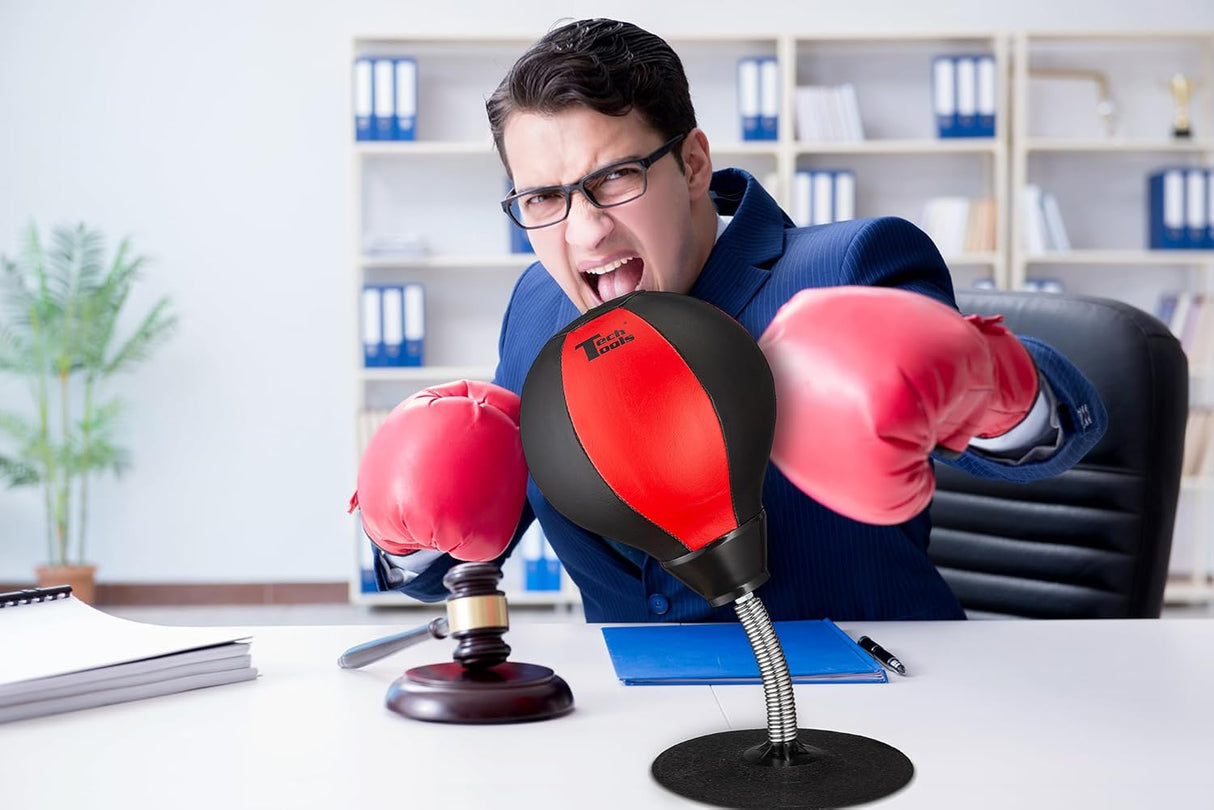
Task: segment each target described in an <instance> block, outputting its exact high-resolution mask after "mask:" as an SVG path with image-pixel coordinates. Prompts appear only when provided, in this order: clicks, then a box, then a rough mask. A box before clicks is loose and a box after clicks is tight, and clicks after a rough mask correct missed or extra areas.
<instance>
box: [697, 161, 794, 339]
mask: <svg viewBox="0 0 1214 810" xmlns="http://www.w3.org/2000/svg"><path fill="white" fill-rule="evenodd" d="M709 191H710V193H711V194H712V195H713V200H714V202H715V203H716V205H717V211H718V213H720V214H722V215H723V216H731V215H732V216H733V222H731V223H730V224H729V227H728V228H726V229H725V233H723V234H721V238H720V239H718V240H717V243H716V245H715V246H714V247H713V249H712V253H710V254H709V255H708V261H707V262H706V263H705V265H704V269H703V270H701V271H700V276H699V278H697V279H696V283H695V285H694V286H693V287H692V288H691V294H692V295H694V296H695V297H696V298H700V299H703V300H704V301H707V302H708V303H710V304H712V305H714V306H716V307H717V308H718V309H720V310H722V311H724V312H727V313H729V315H730V316H731V317H733V318H737V317H738V315H739V314H740V313H741V311H742V308H743V307H745V306H746V304H747V302H749V301H750V299H752V298H753V297H754V296H755V294H756V293H757V292H758V291H759V289H760V288H761V287H762V286H763V285H764V284H766V283H767V279H768V278H770V276H771V273H770V271H769V270H768V267H770V264H771V262H772V261H773V260H775V259H777V258H779V257H780V255H781V254H782V253H783V251H784V228H785V225H786V224H787V225H789V226H791V225H792V222H791V221H789V220H788V218H787V216H785V215H784V213H783V212H782V211H781V210H780V207H779V206H778V205H777V204H776V201H775V200H773V199H772V198H771V197H770V196H769V195H768V194H767V192H766V191H764V190H763V188H762V186H760V185H759V183H758V182H757V181H756V180H755V179H754V178H753V177H751V176H750V175H749V174H747V173H746V172H744V171H741V170H739V169H724V170H722V171H719V172H715V173H714V174H713V176H712V185H711V186H710V188H709Z"/></svg>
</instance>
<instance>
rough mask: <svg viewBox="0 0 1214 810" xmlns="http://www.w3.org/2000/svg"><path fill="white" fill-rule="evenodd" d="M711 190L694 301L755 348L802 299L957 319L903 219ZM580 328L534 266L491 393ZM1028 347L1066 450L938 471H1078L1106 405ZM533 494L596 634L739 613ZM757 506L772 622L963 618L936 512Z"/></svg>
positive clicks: (725, 187)
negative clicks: (942, 552)
mask: <svg viewBox="0 0 1214 810" xmlns="http://www.w3.org/2000/svg"><path fill="white" fill-rule="evenodd" d="M711 188H712V193H713V195H714V198H715V200H716V203H717V207H718V210H719V212H720V213H721V214H722V215H732V216H733V221H732V222H731V223H730V225H729V227H728V228H727V229H726V230H725V232H724V233H723V234H722V235H721V237H720V239H718V241H717V243H716V246H715V247H714V248H713V251H712V254H711V255H710V256H709V258H708V262H707V264H705V266H704V269H703V271H702V272H701V274H700V276H699V279H698V280H697V281H696V284H695V287H694V288H693V289H692V291H691V294H692V295H694V296H696V297H698V298H702V299H704V300H705V301H709V302H710V303H712V304H715V305H716V306H717V307H719V308H720V309H722V310H724V311H725V312H728V313H729V314H730V315H732V316H733V317H734V318H736V319H737V320H738V322H740V323H741V324H742V325H743V326H744V327H746V329H747V330H748V331H749V332H750V333H751V334H752V335H754V336H755V337H756V338H757V337H758V336H759V335H761V334H762V332H763V330H764V329H765V328H766V327H767V325H768V324H769V323H770V322H771V319H772V318H773V317H774V315H775V313H776V310H777V309H779V307H780V306H781V305H782V304H783V303H784V302H785V301H787V300H788V299H789V298H790V297H792V295H793V294H795V293H796V292H798V291H799V290H802V289H804V288H807V287H826V286H834V285H842V284H867V285H879V286H888V287H901V288H903V289H908V290H916V291H918V292H921V293H923V294H925V295H929V296H931V297H933V298H936V299H938V300H940V301H943V302H945V303H947V304H949V305H950V306H954V307H955V306H956V303H955V301H954V299H953V287H952V281H951V280H950V278H949V273H948V268H947V267H946V266H945V264H944V261H943V259H942V258H941V256H940V254H939V252H938V251H937V250H936V247H935V245H934V244H933V243H932V241H931V240H930V239H929V238H928V237H927V236H926V235H925V234H924V233H923V232H922V231H920V230H919V229H918V228H916V227H915V226H914V225H912V224H910V223H908V222H906V221H905V220H901V219H896V218H891V217H887V218H881V219H868V220H854V221H849V222H842V223H837V224H834V225H823V226H817V227H811V228H796V227H794V226H793V224H792V222H791V221H790V220H789V219H788V217H787V216H786V215H785V214H784V213H783V212H782V211H781V210H780V208H779V206H778V205H777V204H776V202H775V201H774V200H773V199H772V198H771V197H770V196H768V194H767V193H766V192H765V191H764V190H763V188H762V187H761V186H760V185H759V184H758V183H757V182H756V181H755V180H754V178H753V177H751V176H750V175H748V174H747V173H745V172H742V171H739V170H736V169H726V170H723V171H719V172H717V173H715V174H714V176H713V181H712V187H711ZM578 315H579V313H578V311H577V309H576V308H575V307H574V306H573V304H572V302H570V301H569V299H568V298H567V297H566V296H565V294H564V293H563V292H562V291H561V289H560V288H559V287H558V286H557V285H556V283H555V282H554V281H553V280H552V279H551V277H550V276H549V275H548V273H547V272H546V271H545V270H544V268H543V267H542V266H541V265H540V264H538V263H536V264H533V265H532V266H531V267H530V268H528V269H527V270H526V271H525V272H524V273H523V275H522V276H521V277H520V279H519V281H518V283H517V285H516V286H515V289H514V292H513V294H512V296H511V300H510V305H509V307H508V309H507V311H506V314H505V317H504V319H503V322H502V331H501V340H500V345H499V350H500V362H499V365H498V368H497V374H496V378H495V382H497V383H498V384H499V385H502V386H504V387H505V388H508V389H510V390H511V391H514V392H515V393H521V391H522V387H523V381H524V379H525V378H526V375H527V371H528V370H529V369H530V367H531V363H532V361H533V360H534V359H535V357H536V355H537V354H538V353H539V350H540V349H541V348H542V347H543V345H544V343H545V342H547V340H548V339H549V338H550V337H551V336H552V335H553V334H555V333H556V332H558V331H559V330H560V329H562V328H564V327H565V326H566V325H567V324H568V323H569V322H570V321H571V320H573V319H574V318H575V317H577V316H578ZM1022 340H1023V342H1024V343H1025V345H1026V346H1027V347H1028V349H1029V351H1030V352H1031V353H1032V355H1033V358H1034V359H1035V360H1036V362H1037V365H1038V368H1039V369H1040V370H1041V372H1042V373H1043V374H1044V375H1045V377H1046V379H1047V380H1048V381H1049V384H1050V386H1051V388H1052V389H1053V391H1054V393H1055V395H1056V396H1057V399H1058V402H1059V407H1060V409H1061V411H1062V413H1061V416H1062V424H1063V428H1064V434H1065V440H1064V443H1063V445H1062V446H1061V447H1060V448H1059V450H1058V451H1057V452H1056V453H1055V454H1054V455H1052V456H1051V457H1050V458H1048V459H1046V460H1044V461H1039V462H1032V463H1026V464H1022V465H1018V466H1012V465H1008V464H1002V463H999V462H998V461H995V460H991V459H989V458H984V457H982V456H981V455H979V454H977V453H974V452H967V453H965V454H964V455H962V456H961V457H960V458H959V459H956V460H954V461H945V463H951V464H955V465H956V466H959V467H962V468H964V469H966V470H968V471H970V472H972V473H974V474H976V475H981V476H986V477H991V478H1001V479H1005V480H1012V481H1029V480H1035V479H1039V478H1044V477H1047V476H1050V475H1054V474H1056V473H1059V472H1061V471H1063V470H1065V469H1067V468H1068V467H1070V466H1071V465H1072V464H1074V463H1075V462H1076V461H1078V460H1079V459H1080V458H1081V457H1082V456H1083V455H1084V454H1085V453H1086V452H1087V451H1088V450H1089V449H1090V448H1091V447H1092V446H1093V445H1094V444H1095V443H1096V441H1097V440H1098V439H1099V438H1100V436H1101V435H1102V434H1103V432H1104V428H1105V424H1106V421H1107V420H1106V415H1105V412H1104V408H1103V406H1102V404H1101V402H1100V398H1099V396H1098V395H1097V393H1096V391H1095V389H1094V388H1093V387H1092V385H1091V384H1090V383H1089V382H1088V381H1087V379H1085V378H1084V377H1083V375H1082V374H1080V373H1079V371H1078V370H1077V369H1076V368H1075V367H1074V366H1073V365H1072V364H1071V363H1070V362H1069V361H1068V360H1067V359H1066V358H1065V357H1063V356H1061V355H1060V354H1059V353H1058V352H1057V351H1055V350H1054V349H1052V348H1051V347H1050V346H1048V345H1045V344H1043V343H1041V342H1040V341H1037V340H1033V339H1032V338H1022ZM527 494H528V504H527V507H526V508H525V509H524V514H523V516H522V520H521V522H520V524H519V531H518V533H516V535H515V540H514V543H517V540H518V536H519V534H521V532H522V530H523V529H524V528H526V526H527V525H528V524H529V523H530V522H531V520H532V518H533V517H534V518H537V519H538V520H539V521H540V524H541V526H542V527H543V529H544V533H545V535H546V536H547V537H548V539H549V542H550V543H551V544H552V547H553V548H554V549H555V550H556V552H557V554H558V556H559V557H560V559H561V562H562V563H563V564H564V566H565V569H566V570H567V571H568V573H569V574H570V576H572V577H573V580H574V582H576V583H577V585H578V587H579V588H580V589H581V592H582V597H583V603H584V606H585V612H586V619H587V620H588V621H592V622H643V621H669V622H685V621H730V620H733V618H734V616H733V611H732V608H731V607H730V606H725V607H722V608H718V609H716V610H713V609H711V608H710V607H709V606H708V603H707V602H705V601H704V599H703V598H701V597H700V596H699V595H698V594H696V593H695V592H694V591H691V590H690V589H688V588H687V587H686V586H684V585H683V584H682V583H681V582H679V581H678V580H677V579H675V578H674V577H672V576H671V575H670V574H668V573H666V571H665V570H663V568H662V566H661V564H660V563H658V562H657V561H656V560H654V559H652V558H650V557H647V556H646V555H644V554H642V553H640V552H638V551H635V550H633V549H630V548H627V547H625V546H622V545H621V544H619V543H615V542H611V541H605V540H604V539H603V538H601V537H599V536H597V535H592V534H590V533H588V532H586V531H584V530H582V529H581V528H579V527H577V526H576V525H574V524H572V523H571V522H569V521H568V520H566V519H565V518H564V517H563V516H562V515H560V514H559V513H558V512H557V511H556V510H555V509H553V508H552V506H551V504H549V503H548V501H547V500H545V498H544V496H543V495H541V494H540V492H539V489H538V488H537V487H536V486H535V482H534V481H529V486H528V493H527ZM763 503H764V506H765V508H766V510H767V519H768V563H769V568H770V571H771V579H770V580H769V581H768V582H767V584H765V585H763V586H762V587H761V588H760V589H759V591H758V594H759V596H761V597H762V598H763V601H764V603H765V604H766V606H767V610H768V612H769V613H770V614H771V616H772V618H773V619H776V620H781V619H812V618H821V617H829V618H832V619H836V620H859V619H955V618H963V617H964V613H963V612H962V610H961V607H960V605H959V604H958V602H957V600H956V598H955V597H954V596H953V594H952V592H951V591H950V590H949V588H948V586H947V585H946V584H945V582H944V580H943V578H941V576H940V574H939V573H938V572H937V571H936V569H935V567H934V566H933V565H932V563H931V561H930V560H929V559H928V556H927V542H928V533H929V531H930V528H931V522H930V520H931V519H930V514H929V512H930V509H929V510H925V511H924V512H922V513H921V514H919V515H917V516H916V517H914V518H913V519H911V520H909V521H907V522H906V523H903V524H901V525H897V526H870V525H867V524H863V523H857V522H856V521H853V520H850V519H848V518H845V517H842V516H840V515H838V514H835V513H834V512H832V511H830V510H829V509H826V508H825V507H823V506H821V505H820V504H818V503H817V502H816V501H814V500H812V499H811V498H809V497H808V496H806V495H804V494H803V493H802V492H800V490H798V489H796V488H795V487H794V486H793V485H792V484H790V483H789V481H788V479H786V478H785V477H784V476H783V475H782V474H781V473H780V471H779V470H778V469H777V468H776V467H775V466H774V465H770V464H769V465H768V469H767V476H766V478H765V481H764V487H763ZM514 543H512V545H511V549H513V546H514ZM507 553H509V552H507ZM452 562H453V561H452V560H450V558H447V557H444V558H442V559H440V560H439V561H438V562H436V563H434V564H433V565H431V566H430V567H429V568H428V569H427V570H426V571H424V572H423V573H422V574H420V575H419V576H418V577H417V578H416V579H414V580H413V581H412V582H410V583H408V584H407V585H405V586H403V587H402V588H401V589H402V590H404V591H406V592H407V593H409V594H411V595H413V596H416V597H418V598H422V599H426V600H435V599H441V598H444V597H445V596H446V591H445V589H444V588H443V586H442V582H441V580H442V575H443V574H444V573H445V572H446V570H447V569H448V568H449V567H450V565H451V564H452ZM379 567H380V566H378V565H377V566H376V569H377V571H378V570H379ZM379 580H380V583H381V584H380V587H381V588H384V587H386V585H385V584H384V582H383V578H382V576H379Z"/></svg>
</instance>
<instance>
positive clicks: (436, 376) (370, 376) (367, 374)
mask: <svg viewBox="0 0 1214 810" xmlns="http://www.w3.org/2000/svg"><path fill="white" fill-rule="evenodd" d="M493 371H494V368H493V366H471V365H469V366H406V367H401V368H364V369H360V371H359V374H360V376H361V377H362V379H363V380H364V381H366V382H430V381H437V382H444V381H446V380H463V379H467V380H491V379H493Z"/></svg>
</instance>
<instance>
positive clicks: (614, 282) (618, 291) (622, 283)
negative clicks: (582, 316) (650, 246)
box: [598, 258, 645, 302]
mask: <svg viewBox="0 0 1214 810" xmlns="http://www.w3.org/2000/svg"><path fill="white" fill-rule="evenodd" d="M644 269H645V265H644V263H642V262H641V260H640V259H639V258H637V259H633V260H632V261H630V262H625V263H624V264H623V265H621V266H620V267H617V268H616V269H615V270H612V271H611V272H610V273H604V274H603V275H601V276H599V284H598V294H599V298H600V299H602V300H603V301H604V302H607V301H610V300H611V299H612V298H619V297H620V296H621V295H627V294H628V293H630V292H632V291H633V290H635V289H636V288H637V285H638V284H640V283H641V273H642V272H643V271H644Z"/></svg>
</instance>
